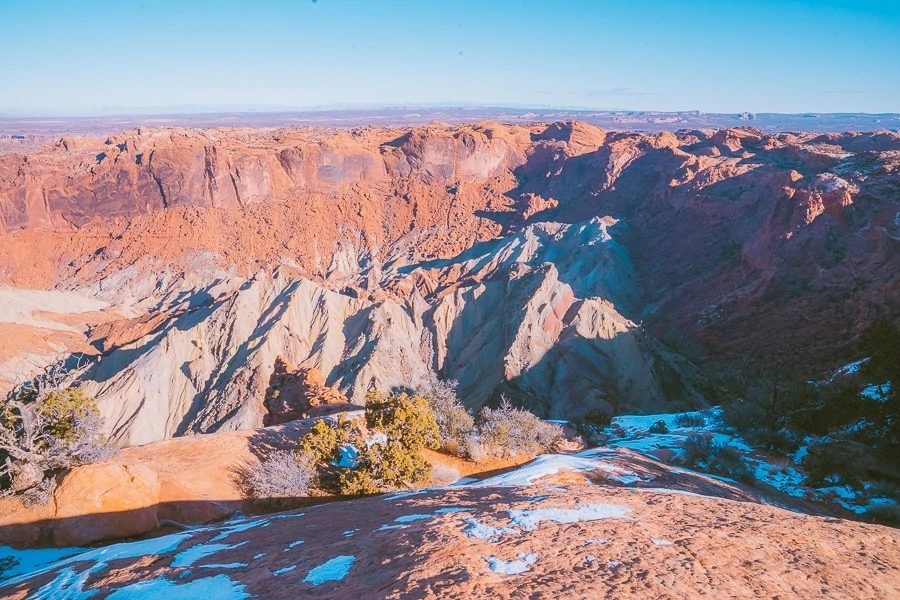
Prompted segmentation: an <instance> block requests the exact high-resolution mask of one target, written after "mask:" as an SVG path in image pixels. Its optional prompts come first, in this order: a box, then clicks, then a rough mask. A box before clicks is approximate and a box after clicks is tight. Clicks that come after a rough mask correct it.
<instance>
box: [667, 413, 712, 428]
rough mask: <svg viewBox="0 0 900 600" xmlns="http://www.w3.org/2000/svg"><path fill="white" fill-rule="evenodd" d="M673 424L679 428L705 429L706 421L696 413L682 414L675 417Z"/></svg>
mask: <svg viewBox="0 0 900 600" xmlns="http://www.w3.org/2000/svg"><path fill="white" fill-rule="evenodd" d="M675 424H676V425H678V426H679V427H705V426H706V419H705V418H704V417H703V415H698V414H696V413H684V414H680V415H678V416H677V417H675Z"/></svg>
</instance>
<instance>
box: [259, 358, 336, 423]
mask: <svg viewBox="0 0 900 600" xmlns="http://www.w3.org/2000/svg"><path fill="white" fill-rule="evenodd" d="M347 404H349V403H348V402H347V397H346V396H344V395H343V394H341V393H340V392H339V391H338V390H336V389H335V388H333V387H329V386H327V385H325V376H324V375H323V374H322V371H320V370H318V369H316V368H315V367H310V368H306V369H305V368H302V367H301V368H299V369H295V368H294V367H293V366H292V365H291V364H290V363H288V362H285V360H284V358H282V357H281V356H279V357H278V358H276V359H275V370H274V371H273V373H272V376H271V377H270V378H269V388H268V389H267V390H266V399H265V407H266V410H267V411H268V414H266V415H265V416H264V417H263V425H265V426H270V425H280V424H281V423H287V422H288V421H295V420H297V419H303V418H307V417H308V416H310V415H309V413H310V412H311V410H312V409H316V408H319V407H325V406H331V407H332V408H333V409H338V410H342V409H345V408H346V406H345V405H347ZM317 412H319V413H321V411H317Z"/></svg>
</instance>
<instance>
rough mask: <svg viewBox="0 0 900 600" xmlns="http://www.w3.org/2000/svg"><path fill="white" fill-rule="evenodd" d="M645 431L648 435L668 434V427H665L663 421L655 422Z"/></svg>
mask: <svg viewBox="0 0 900 600" xmlns="http://www.w3.org/2000/svg"><path fill="white" fill-rule="evenodd" d="M647 431H649V432H650V433H669V426H668V425H666V422H665V421H656V422H655V423H653V425H651V426H650V428H649V429H648V430H647Z"/></svg>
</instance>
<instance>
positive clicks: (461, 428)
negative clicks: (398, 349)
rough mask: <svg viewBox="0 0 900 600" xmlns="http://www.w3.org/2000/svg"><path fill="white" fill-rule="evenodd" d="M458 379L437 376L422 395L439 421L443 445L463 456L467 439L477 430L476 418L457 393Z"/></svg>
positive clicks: (444, 447)
mask: <svg viewBox="0 0 900 600" xmlns="http://www.w3.org/2000/svg"><path fill="white" fill-rule="evenodd" d="M457 385H458V384H457V382H456V381H452V380H451V381H439V380H437V378H434V380H433V381H432V382H431V383H430V384H429V385H428V386H426V388H425V391H423V392H422V393H421V396H422V397H423V398H425V399H426V400H427V401H428V404H429V406H431V410H432V412H433V413H434V418H435V420H436V421H437V426H438V431H439V432H440V436H441V447H442V448H443V450H444V451H446V452H448V453H450V454H456V455H458V456H461V455H462V454H463V448H464V445H465V440H466V438H468V437H469V436H470V435H471V434H472V432H473V431H474V430H475V419H474V418H472V415H471V414H469V411H468V410H466V407H465V406H463V404H462V402H460V400H459V396H458V395H457V393H456V389H457Z"/></svg>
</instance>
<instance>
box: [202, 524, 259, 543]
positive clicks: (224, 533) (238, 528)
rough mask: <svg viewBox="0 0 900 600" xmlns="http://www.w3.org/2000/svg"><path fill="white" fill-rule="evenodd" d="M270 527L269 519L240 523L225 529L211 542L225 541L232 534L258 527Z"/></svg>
mask: <svg viewBox="0 0 900 600" xmlns="http://www.w3.org/2000/svg"><path fill="white" fill-rule="evenodd" d="M268 526H269V520H268V519H258V520H256V521H251V520H249V519H248V520H242V521H238V522H236V523H235V524H234V525H230V526H228V527H223V528H222V530H221V533H219V535H217V536H216V537H214V538H213V539H212V540H210V541H213V542H218V541H219V540H224V539H225V538H227V537H228V536H229V535H231V534H232V533H239V532H241V531H247V530H248V529H254V528H256V527H268Z"/></svg>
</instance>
